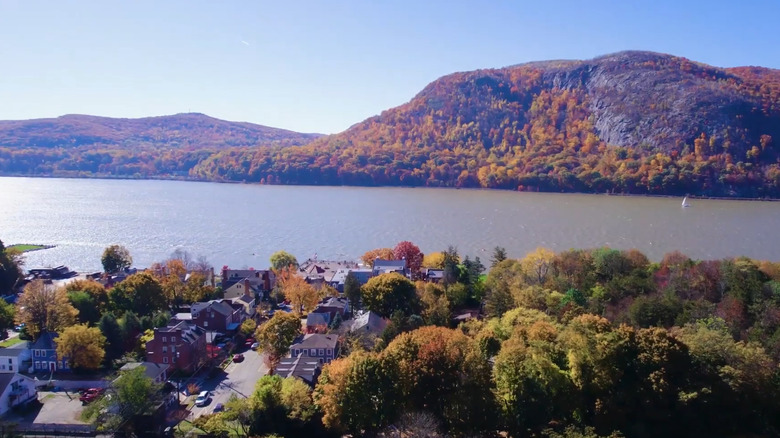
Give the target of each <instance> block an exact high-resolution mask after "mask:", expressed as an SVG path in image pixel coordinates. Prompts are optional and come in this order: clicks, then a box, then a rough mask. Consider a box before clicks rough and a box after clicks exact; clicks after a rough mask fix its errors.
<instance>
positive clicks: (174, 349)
mask: <svg viewBox="0 0 780 438" xmlns="http://www.w3.org/2000/svg"><path fill="white" fill-rule="evenodd" d="M171 353H176V347H175V346H173V345H171Z"/></svg>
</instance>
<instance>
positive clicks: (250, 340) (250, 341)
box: [244, 338, 255, 347]
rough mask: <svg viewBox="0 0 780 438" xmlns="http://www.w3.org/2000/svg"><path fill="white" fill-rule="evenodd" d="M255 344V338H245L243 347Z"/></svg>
mask: <svg viewBox="0 0 780 438" xmlns="http://www.w3.org/2000/svg"><path fill="white" fill-rule="evenodd" d="M254 343H255V338H246V342H244V346H245V347H251V346H252V344H254Z"/></svg>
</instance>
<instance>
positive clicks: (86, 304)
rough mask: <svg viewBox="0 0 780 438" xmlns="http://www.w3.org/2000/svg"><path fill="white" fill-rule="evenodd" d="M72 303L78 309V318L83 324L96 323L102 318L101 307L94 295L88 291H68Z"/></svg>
mask: <svg viewBox="0 0 780 438" xmlns="http://www.w3.org/2000/svg"><path fill="white" fill-rule="evenodd" d="M68 300H69V301H70V304H71V305H72V306H73V307H74V308H75V309H76V310H78V312H79V313H78V320H79V322H81V323H83V324H94V323H96V322H97V321H98V319H100V309H98V306H97V303H95V300H94V298H92V295H90V294H88V293H87V292H82V291H74V292H68Z"/></svg>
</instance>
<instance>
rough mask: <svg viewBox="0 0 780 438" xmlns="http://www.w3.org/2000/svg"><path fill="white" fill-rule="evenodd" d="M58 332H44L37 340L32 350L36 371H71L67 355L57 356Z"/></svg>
mask: <svg viewBox="0 0 780 438" xmlns="http://www.w3.org/2000/svg"><path fill="white" fill-rule="evenodd" d="M57 336H58V335H57V333H53V332H43V333H41V334H40V336H39V337H38V340H37V341H35V342H34V343H33V344H32V346H31V347H30V350H32V355H31V359H32V364H33V371H34V372H54V371H70V366H69V365H68V358H67V357H57V343H55V342H54V340H55V339H57Z"/></svg>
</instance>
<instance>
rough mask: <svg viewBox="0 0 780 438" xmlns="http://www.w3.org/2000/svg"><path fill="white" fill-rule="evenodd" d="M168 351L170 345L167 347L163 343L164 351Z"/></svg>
mask: <svg viewBox="0 0 780 438" xmlns="http://www.w3.org/2000/svg"><path fill="white" fill-rule="evenodd" d="M167 352H168V347H166V346H165V345H163V353H167Z"/></svg>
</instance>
